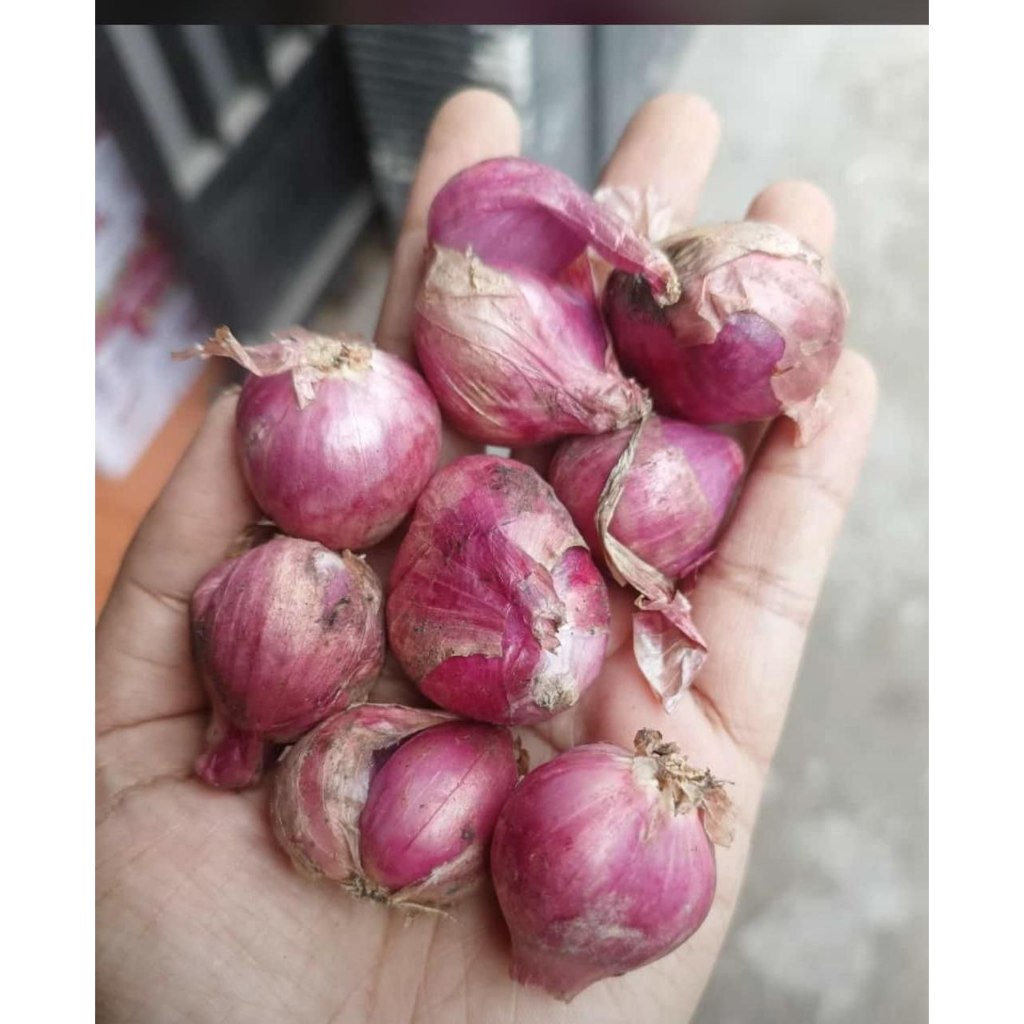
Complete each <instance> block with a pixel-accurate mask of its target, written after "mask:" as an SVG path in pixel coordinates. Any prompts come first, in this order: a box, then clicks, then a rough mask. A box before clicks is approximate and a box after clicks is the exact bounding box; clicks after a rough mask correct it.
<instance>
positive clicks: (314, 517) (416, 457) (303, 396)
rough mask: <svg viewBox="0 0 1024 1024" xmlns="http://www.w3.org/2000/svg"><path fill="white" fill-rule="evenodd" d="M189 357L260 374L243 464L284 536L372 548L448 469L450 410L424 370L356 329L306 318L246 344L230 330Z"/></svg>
mask: <svg viewBox="0 0 1024 1024" xmlns="http://www.w3.org/2000/svg"><path fill="white" fill-rule="evenodd" d="M181 355H183V356H186V355H201V356H204V357H208V356H226V357H227V358H229V359H233V360H234V361H235V362H236V363H239V364H240V365H241V366H243V367H245V369H247V370H248V371H249V373H250V374H251V376H250V377H248V378H247V380H246V382H245V384H244V386H243V387H242V393H241V395H240V396H239V399H238V411H237V414H236V431H237V441H238V450H239V454H240V456H241V463H242V472H243V474H244V476H245V479H246V482H247V483H248V485H249V489H250V490H251V491H252V494H253V497H254V498H255V499H256V502H257V504H258V505H259V506H260V508H261V509H263V511H264V512H265V513H266V514H267V515H268V516H270V518H271V519H273V520H274V522H275V523H277V525H278V526H279V527H280V528H281V530H283V531H284V532H285V533H288V534H291V535H292V536H295V537H304V538H306V539H307V540H317V541H320V542H321V543H322V544H325V545H326V546H327V547H329V548H334V549H335V550H340V549H341V548H352V549H361V548H366V547H369V546H370V545H372V544H375V543H377V541H379V540H381V539H383V538H384V537H386V536H387V535H388V534H389V533H391V531H392V530H394V528H395V527H396V526H397V525H398V524H399V523H400V522H401V521H402V519H404V518H405V516H406V515H407V514H408V513H409V510H410V509H411V508H412V506H413V503H414V502H415V501H416V497H417V495H418V494H419V493H420V491H421V490H422V489H423V487H424V486H425V485H426V483H427V481H428V480H429V479H430V475H431V473H433V472H434V469H435V468H436V467H437V462H438V458H439V457H440V453H441V414H440V411H439V409H438V407H437V403H436V402H435V401H434V397H433V395H431V393H430V389H429V388H428V387H427V385H426V383H425V382H424V381H423V379H422V377H420V376H419V374H418V373H417V372H416V371H415V370H414V369H413V368H412V367H411V366H409V365H408V364H407V363H405V362H403V361H402V360H401V359H398V358H397V357H396V356H393V355H390V354H388V353H387V352H382V351H381V350H380V349H377V348H374V347H373V346H372V345H369V344H367V343H366V342H364V341H362V340H361V339H359V338H356V337H348V336H341V337H326V336H324V335H320V334H313V333H311V332H310V331H306V330H303V329H302V328H299V327H295V328H292V329H291V330H289V331H287V332H285V333H284V334H282V335H280V336H279V337H277V339H276V340H275V341H272V342H269V343H268V344H265V345H257V346H251V347H245V346H243V345H241V344H239V343H238V341H237V340H236V339H235V338H234V336H233V335H232V334H231V332H230V331H228V330H227V329H226V328H223V327H222V328H220V330H218V331H217V332H216V334H215V335H214V336H213V337H212V338H211V339H210V340H209V341H207V342H206V344H205V345H200V346H197V348H195V349H191V350H189V351H187V352H185V353H182V354H181Z"/></svg>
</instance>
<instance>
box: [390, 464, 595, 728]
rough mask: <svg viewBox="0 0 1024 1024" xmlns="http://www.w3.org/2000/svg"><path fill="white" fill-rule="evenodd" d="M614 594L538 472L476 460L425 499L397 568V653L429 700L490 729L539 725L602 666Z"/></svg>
mask: <svg viewBox="0 0 1024 1024" xmlns="http://www.w3.org/2000/svg"><path fill="white" fill-rule="evenodd" d="M609 618H610V611H609V604H608V591H607V587H606V586H605V583H604V580H603V579H602V577H601V573H600V572H599V571H598V569H597V567H596V566H595V565H594V563H593V561H591V558H590V553H589V552H588V551H587V548H586V545H585V544H584V542H583V538H582V537H581V536H580V535H579V533H578V532H577V530H576V528H575V527H574V526H573V523H572V519H571V518H570V516H569V513H568V512H567V511H566V510H565V508H563V506H562V505H561V504H560V503H559V502H558V500H557V498H556V497H555V495H554V492H553V491H552V489H551V487H550V486H549V485H548V484H547V483H545V481H544V480H543V479H542V478H541V477H540V476H539V475H538V474H537V473H536V472H535V471H534V470H533V469H531V468H530V467H529V466H526V465H523V464H522V463H519V462H515V461H513V460H512V459H502V458H497V457H495V456H489V455H471V456H466V457H464V458H462V459H459V460H458V461H456V462H454V463H452V464H451V465H450V466H447V467H446V468H445V469H443V470H441V471H440V472H439V473H438V474H437V475H436V476H435V477H434V478H433V480H431V482H430V483H429V484H428V485H427V488H426V490H424V492H423V494H422V495H421V496H420V499H419V501H418V502H417V505H416V511H415V513H414V514H413V518H412V522H411V525H410V527H409V532H408V533H407V534H406V536H405V539H404V540H403V541H402V544H401V547H400V548H399V551H398V555H397V558H396V560H395V564H394V567H393V569H392V572H391V580H390V586H389V594H388V603H387V619H388V636H389V640H390V644H391V650H392V652H393V653H394V655H395V656H396V658H397V659H398V661H399V662H400V663H401V665H402V668H403V669H404V670H405V671H406V673H407V674H408V675H409V676H410V677H411V678H412V679H413V680H414V681H415V682H416V683H417V685H418V686H419V688H420V689H421V690H422V691H423V693H424V694H426V696H427V697H429V698H430V699H431V700H433V701H435V702H436V703H437V704H440V705H441V706H442V707H445V708H448V709H449V710H451V711H455V712H458V713H459V714H462V715H466V716H467V717H469V718H475V719H479V720H481V721H485V722H497V723H502V724H508V725H514V724H522V723H526V722H537V721H540V720H542V719H545V718H550V717H551V716H552V715H554V714H556V713H557V712H559V711H562V710H564V709H565V708H568V707H570V706H571V705H573V704H575V703H576V701H577V700H578V699H579V696H580V694H581V693H582V692H583V691H584V690H585V689H586V688H587V687H588V686H589V685H590V683H591V682H592V681H593V680H594V678H595V677H596V676H597V673H598V672H599V671H600V669H601V665H602V662H603V660H604V655H605V651H606V649H607V645H608V628H609Z"/></svg>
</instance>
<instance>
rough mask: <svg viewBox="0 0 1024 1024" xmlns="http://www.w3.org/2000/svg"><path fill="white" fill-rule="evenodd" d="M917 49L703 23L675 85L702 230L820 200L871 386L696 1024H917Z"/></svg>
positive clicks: (921, 145) (921, 191)
mask: <svg viewBox="0 0 1024 1024" xmlns="http://www.w3.org/2000/svg"><path fill="white" fill-rule="evenodd" d="M927 47H928V36H927V29H925V28H919V27H911V28H902V27H897V28H889V27H843V26H821V27H817V26H815V27H788V26H766V27H708V28H698V29H695V30H694V32H693V34H692V36H691V37H690V41H689V45H688V47H687V49H686V51H685V53H684V54H683V56H682V59H681V61H680V65H679V70H678V74H677V76H676V81H675V83H674V85H675V87H677V88H680V89H685V90H689V91H694V92H700V93H703V94H704V95H705V96H707V97H708V98H709V99H710V100H711V101H712V102H713V103H714V105H715V107H716V108H717V109H718V111H719V113H720V114H721V116H722V120H723V126H724V134H723V139H722V147H721V151H720V155H719V158H718V162H717V165H716V167H715V170H714V172H713V174H712V177H711V180H710V182H709V183H708V186H707V190H706V193H705V200H704V203H703V205H702V209H701V212H700V219H701V220H703V221H708V222H711V221H716V220H727V219H735V218H737V217H740V216H742V214H743V211H744V209H745V208H746V206H747V204H748V202H749V201H750V199H751V198H752V197H753V196H754V195H755V193H756V192H757V191H758V190H759V189H760V188H761V187H763V186H764V185H765V184H767V183H769V182H770V181H772V180H773V179H776V178H783V177H786V178H790V177H802V178H809V179H811V180H813V181H815V182H817V183H818V184H820V185H822V186H823V187H824V188H826V189H827V190H828V192H829V193H830V194H831V195H832V197H833V200H834V201H835V205H836V208H837V211H838V215H839V238H838V242H837V247H836V253H835V262H836V264H837V267H838V270H839V273H840V276H841V278H842V280H843V282H844V285H845V287H846V289H847V293H848V295H849V298H850V304H851V308H852V315H851V320H850V327H849V333H848V344H849V345H850V346H851V347H853V348H857V349H859V350H860V351H862V352H864V353H866V354H867V355H868V356H869V357H870V358H871V359H872V360H873V361H874V364H875V366H876V367H877V370H878V374H879V378H880V384H881V400H880V407H879V413H878V419H877V425H876V429H875V434H874V440H873V444H872V447H871V451H870V454H869V456H868V459H867V464H866V466H865V469H864V474H863V478H862V482H861V485H860V490H859V492H858V494H857V497H856V500H855V502H854V505H853V508H852V510H851V512H850V516H849V519H848V521H847V525H846V529H845V532H844V535H843V537H842V539H841V541H840V544H839V548H838V551H837V553H836V557H835V560H834V562H833V564H832V568H831V572H830V575H829V579H828V582H827V584H826V587H825V592H824V597H823V600H822V604H821V607H820V610H819V612H818V616H817V619H816V621H815V623H814V627H813V631H812V636H811V640H810V643H809V646H808V649H807V653H806V656H805V659H804V664H803V668H802V671H801V678H800V682H799V685H798V688H797V692H796V696H795V698H794V701H793V705H792V711H791V714H790V718H789V723H788V726H787V729H786V733H785V735H784V737H783V741H782V745H781V748H780V750H779V755H778V759H777V761H776V764H775V767H774V769H773V774H772V778H771V782H770V785H769V788H768V792H767V795H766V799H765V802H764V807H763V811H762V815H761V820H760V824H759V827H758V833H757V837H756V842H755V847H754V853H753V858H752V862H751V867H750V871H749V874H748V877H747V882H746V887H745V890H744V893H743V897H742V900H741V902H740V906H739V910H738V912H737V915H736V918H735V923H734V926H733V929H732V932H731V934H730V937H729V939H728V941H727V944H726V948H725V952H724V955H723V956H722V959H721V961H720V962H719V964H718V967H717V970H716V972H715V974H714V976H713V978H712V980H711V983H710V985H709V987H708V990H707V992H706V994H705V997H704V1000H703V1002H702V1004H701V1006H700V1009H699V1010H698V1012H697V1014H696V1017H695V1018H694V1020H695V1022H696V1024H751V1022H753V1021H758V1022H765V1024H776V1022H778V1024H865V1022H868V1021H870V1022H872V1024H889V1022H894V1024H895V1022H899V1024H914V1022H918V1021H924V1020H926V1019H927V869H928V862H927V787H926V780H927V650H926V641H927V611H928V605H927V593H928V577H927V571H928V567H927V544H928V538H927V486H928V485H927V434H926V432H927V416H928V404H927V403H928V397H927V374H928V349H927V346H928V327H927V258H928V257H927V232H928V220H927V210H928V167H927V152H928V138H927V131H928V127H927V118H928V90H927V84H928V52H927ZM385 267H386V248H385V247H384V245H383V244H382V243H381V242H379V241H371V242H370V243H368V245H367V246H366V247H365V248H364V250H363V251H362V252H361V253H360V254H359V258H358V259H357V261H356V264H355V272H354V274H353V276H352V277H351V278H350V280H349V282H348V285H347V287H345V289H344V290H343V292H342V293H340V294H339V295H338V296H336V297H334V299H332V301H331V302H330V303H329V305H328V307H327V308H325V309H324V311H323V321H324V325H325V326H326V325H328V324H331V325H344V326H345V328H346V329H348V330H362V331H364V332H372V329H373V325H374V323H375V321H376V315H377V309H378V308H379V302H380V298H381V296H382V294H383V288H384V279H385Z"/></svg>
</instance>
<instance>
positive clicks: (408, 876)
mask: <svg viewBox="0 0 1024 1024" xmlns="http://www.w3.org/2000/svg"><path fill="white" fill-rule="evenodd" d="M517 778H518V766H517V751H516V749H515V745H514V743H513V740H512V737H511V735H510V734H509V732H508V730H506V729H503V728H500V727H498V726H493V725H483V724H481V723H479V722H463V721H458V720H456V719H454V718H453V716H451V715H448V714H446V713H445V712H443V711H434V710H430V709H425V708H409V707H403V706H401V705H397V704H363V705H360V706H359V707H354V708H349V709H348V710H347V711H343V712H341V713H340V714H337V715H334V716H332V717H331V718H329V719H327V720H326V721H324V722H322V723H321V724H320V725H319V726H317V728H316V729H314V730H313V731H312V732H310V733H308V734H307V735H306V736H304V737H303V738H302V739H301V740H300V741H299V742H298V743H297V744H296V745H295V746H294V747H292V748H291V749H290V750H289V751H288V753H287V755H286V756H285V758H284V761H283V763H282V764H281V766H280V768H279V770H278V773H277V776H276V778H275V780H274V791H273V797H272V800H271V821H272V823H273V828H274V834H275V836H276V838H277V840H278V842H279V843H280V844H281V846H282V848H283V849H284V850H285V851H286V852H287V853H288V855H289V856H290V857H291V859H292V861H293V863H294V864H295V866H296V867H297V868H298V869H299V870H300V871H302V872H303V873H304V874H307V875H311V876H313V877H314V878H321V879H325V880H327V881H330V882H335V883H339V884H341V885H343V886H344V887H345V888H347V889H348V890H349V891H350V892H351V893H352V894H353V895H356V896H360V897H366V898H370V899H373V900H376V901H377V902H380V903H388V904H397V905H400V906H407V907H439V906H445V905H447V904H449V903H451V902H453V901H455V900H457V899H458V898H459V897H461V896H462V895H464V894H465V893H467V892H469V891H470V890H471V889H473V888H475V887H476V886H477V885H478V884H479V883H480V882H481V881H483V879H484V878H485V877H486V875H487V852H488V849H489V844H490V840H491V834H492V832H493V829H494V823H495V820H496V819H497V816H498V812H499V810H500V809H501V807H502V806H503V804H504V802H505V800H506V799H507V797H508V795H509V794H510V793H511V791H512V789H513V787H514V786H515V784H516V780H517Z"/></svg>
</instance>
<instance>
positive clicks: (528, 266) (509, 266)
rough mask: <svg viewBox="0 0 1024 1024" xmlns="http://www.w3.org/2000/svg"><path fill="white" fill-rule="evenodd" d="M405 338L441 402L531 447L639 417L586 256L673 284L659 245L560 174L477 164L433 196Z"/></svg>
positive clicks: (527, 165)
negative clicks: (422, 268)
mask: <svg viewBox="0 0 1024 1024" xmlns="http://www.w3.org/2000/svg"><path fill="white" fill-rule="evenodd" d="M427 235H428V240H429V243H430V247H431V258H430V263H429V266H428V270H427V273H426V277H425V279H424V282H423V286H422V289H421V291H420V295H419V298H418V300H417V303H416V317H415V321H414V330H413V334H414V338H415V342H416V352H417V355H418V357H419V360H420V364H421V365H422V367H423V371H424V373H425V374H426V376H427V379H428V380H429V381H430V384H431V387H432V388H433V390H434V393H435V394H436V395H437V398H438V401H439V402H440V404H441V407H442V408H443V409H444V411H445V413H446V415H447V416H448V417H449V418H450V419H451V420H452V422H453V423H454V424H455V426H457V427H458V429H459V430H461V431H462V432H463V433H465V434H467V435H469V436H471V437H473V438H476V439H477V440H480V441H485V442H488V443H490V444H503V445H514V444H534V443H539V442H542V441H549V440H553V439H555V438H558V437H564V436H566V435H569V434H595V433H601V432H602V431H605V430H610V429H614V428H616V427H620V426H625V425H626V424H628V423H632V422H635V421H636V420H638V419H639V418H640V417H641V416H642V415H643V414H644V412H645V411H646V410H647V409H648V408H649V400H648V398H647V396H646V394H645V393H644V392H643V390H642V389H641V388H639V387H638V386H637V385H636V384H635V383H634V382H633V381H627V380H626V379H625V378H624V377H623V376H622V374H621V372H620V371H619V367H618V364H617V363H616V361H615V356H614V354H613V352H612V350H611V347H610V345H609V343H608V336H607V332H606V330H605V328H604V325H603V323H602V322H601V318H600V315H599V313H598V310H597V301H596V298H595V287H594V280H593V275H592V272H591V264H590V254H596V256H598V257H600V258H601V259H603V260H605V261H607V263H608V264H610V265H611V266H614V267H618V268H620V269H623V270H625V271H628V272H630V273H636V274H639V275H641V277H642V279H643V280H645V281H647V282H648V284H649V285H650V288H651V290H652V294H653V295H655V296H657V301H662V302H671V301H672V300H673V299H674V298H676V297H677V296H678V286H677V282H676V280H675V277H674V273H673V270H672V267H671V265H670V264H669V262H668V259H667V258H666V257H665V255H664V253H662V252H661V251H660V250H659V249H658V248H657V246H655V245H653V244H652V243H651V242H649V241H648V240H647V239H645V238H644V237H643V236H642V235H641V234H639V233H638V232H637V231H635V230H633V228H632V227H630V226H629V225H628V224H627V223H626V222H625V221H623V220H622V219H621V218H619V217H618V216H616V215H615V214H614V213H612V212H611V211H609V210H608V209H606V208H604V207H603V206H602V205H601V204H600V203H598V202H596V201H595V200H594V199H593V198H592V197H591V196H589V195H588V194H587V193H586V192H585V191H583V189H581V188H580V187H579V186H578V185H576V184H575V183H574V182H573V181H572V180H571V179H570V178H568V177H567V176H566V175H564V174H562V173H560V172H559V171H555V170H553V169H552V168H549V167H544V166H542V165H540V164H535V163H531V162H530V161H528V160H521V159H516V158H500V159H495V160H486V161H483V162H482V163H479V164H476V165H474V166H472V167H470V168H468V169H466V170H465V171H463V172H461V173H460V174H458V175H456V176H455V177H454V178H452V179H451V180H450V181H449V182H448V183H447V184H446V185H445V186H444V187H443V188H442V189H441V190H440V192H438V194H437V196H436V197H435V199H434V202H433V204H432V205H431V208H430V215H429V221H428V227H427Z"/></svg>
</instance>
